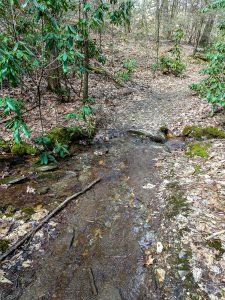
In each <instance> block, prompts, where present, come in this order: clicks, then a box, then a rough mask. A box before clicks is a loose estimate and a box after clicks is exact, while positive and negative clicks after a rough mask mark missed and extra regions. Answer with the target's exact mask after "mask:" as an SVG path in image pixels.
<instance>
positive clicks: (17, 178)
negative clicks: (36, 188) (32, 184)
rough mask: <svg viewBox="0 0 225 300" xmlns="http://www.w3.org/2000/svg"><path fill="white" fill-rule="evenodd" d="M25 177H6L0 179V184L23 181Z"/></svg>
mask: <svg viewBox="0 0 225 300" xmlns="http://www.w3.org/2000/svg"><path fill="white" fill-rule="evenodd" d="M26 179H27V176H24V175H23V176H19V177H18V176H17V177H8V178H4V179H2V180H0V184H1V183H3V184H16V183H21V182H24V181H25V180H26Z"/></svg>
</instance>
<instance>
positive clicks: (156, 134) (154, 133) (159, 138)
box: [129, 129, 166, 143]
mask: <svg viewBox="0 0 225 300" xmlns="http://www.w3.org/2000/svg"><path fill="white" fill-rule="evenodd" d="M129 132H130V133H132V134H135V135H139V136H143V137H146V138H149V139H150V140H152V141H153V142H157V143H165V142H166V138H165V135H164V134H163V133H162V132H161V131H158V130H153V129H149V130H144V129H130V130H129Z"/></svg>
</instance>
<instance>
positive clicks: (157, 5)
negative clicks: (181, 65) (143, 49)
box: [156, 0, 160, 66]
mask: <svg viewBox="0 0 225 300" xmlns="http://www.w3.org/2000/svg"><path fill="white" fill-rule="evenodd" d="M159 31H160V8H159V0H156V65H157V66H158V63H159Z"/></svg>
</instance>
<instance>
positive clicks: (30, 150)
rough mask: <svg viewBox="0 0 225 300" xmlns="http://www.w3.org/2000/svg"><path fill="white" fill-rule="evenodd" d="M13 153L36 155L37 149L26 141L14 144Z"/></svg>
mask: <svg viewBox="0 0 225 300" xmlns="http://www.w3.org/2000/svg"><path fill="white" fill-rule="evenodd" d="M11 153H12V154H14V155H18V156H23V155H35V154H36V153H37V150H36V148H35V147H34V146H32V145H30V144H26V143H21V144H14V145H13V146H12V148H11Z"/></svg>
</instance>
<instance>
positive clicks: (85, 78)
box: [83, 0, 89, 101]
mask: <svg viewBox="0 0 225 300" xmlns="http://www.w3.org/2000/svg"><path fill="white" fill-rule="evenodd" d="M86 3H87V0H83V5H84V6H85V4H86ZM84 19H85V21H86V23H87V20H88V13H87V10H86V9H85V10H84ZM85 31H86V32H85V36H84V68H85V71H84V75H83V101H86V100H87V99H88V96H89V93H88V80H89V73H88V67H89V53H88V29H87V28H86V29H85Z"/></svg>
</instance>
